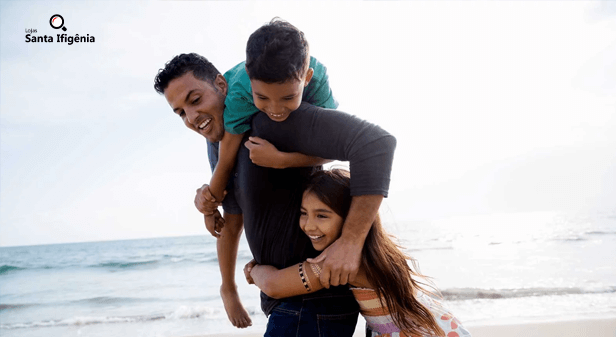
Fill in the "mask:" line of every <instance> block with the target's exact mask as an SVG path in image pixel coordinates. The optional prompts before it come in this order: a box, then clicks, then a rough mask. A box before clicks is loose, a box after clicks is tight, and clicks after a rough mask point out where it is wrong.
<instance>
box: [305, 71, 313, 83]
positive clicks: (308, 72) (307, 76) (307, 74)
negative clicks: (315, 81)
mask: <svg viewBox="0 0 616 337" xmlns="http://www.w3.org/2000/svg"><path fill="white" fill-rule="evenodd" d="M312 75H314V69H312V68H308V71H306V80H305V82H304V86H307V85H308V83H310V80H311V79H312Z"/></svg>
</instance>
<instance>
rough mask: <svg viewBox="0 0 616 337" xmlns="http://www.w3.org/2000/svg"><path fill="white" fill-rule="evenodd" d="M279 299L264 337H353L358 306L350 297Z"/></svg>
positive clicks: (329, 296)
mask: <svg viewBox="0 0 616 337" xmlns="http://www.w3.org/2000/svg"><path fill="white" fill-rule="evenodd" d="M314 295H315V296H310V295H307V296H303V297H292V298H289V299H285V300H283V301H282V302H281V303H280V304H279V305H277V306H276V307H275V308H274V309H273V310H272V313H271V315H270V316H269V320H268V322H267V331H266V332H265V335H264V336H265V337H278V336H296V337H316V336H319V337H324V336H340V337H344V336H348V337H351V336H353V332H354V331H355V325H356V324H357V316H358V314H359V306H358V304H357V302H356V301H355V298H354V297H353V296H349V295H342V294H340V295H339V294H323V295H322V296H319V295H318V293H315V294H314Z"/></svg>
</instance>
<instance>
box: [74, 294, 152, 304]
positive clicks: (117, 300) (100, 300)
mask: <svg viewBox="0 0 616 337" xmlns="http://www.w3.org/2000/svg"><path fill="white" fill-rule="evenodd" d="M156 301H160V300H159V299H156V298H135V297H111V296H100V297H92V298H84V299H81V300H76V301H71V302H66V303H69V304H72V303H76V304H80V303H88V304H104V305H110V304H128V303H144V302H156Z"/></svg>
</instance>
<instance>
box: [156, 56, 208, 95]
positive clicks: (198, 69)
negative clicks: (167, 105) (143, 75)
mask: <svg viewBox="0 0 616 337" xmlns="http://www.w3.org/2000/svg"><path fill="white" fill-rule="evenodd" d="M189 71H192V73H193V75H194V76H195V77H196V78H198V79H200V80H202V81H206V82H208V83H210V84H212V85H213V84H214V79H216V76H217V75H218V74H220V72H219V71H218V69H216V67H214V65H213V64H212V63H211V62H210V61H208V60H207V59H206V58H205V57H203V56H201V55H199V54H196V53H190V54H180V55H177V56H176V57H174V58H173V59H171V61H169V62H167V63H166V64H165V68H164V69H159V70H158V74H157V75H156V77H155V78H154V89H155V90H156V92H158V93H159V94H164V93H165V89H167V86H169V82H171V81H173V80H174V79H176V78H178V77H181V76H182V75H184V74H186V73H187V72H189Z"/></svg>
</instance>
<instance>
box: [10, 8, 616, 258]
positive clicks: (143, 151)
mask: <svg viewBox="0 0 616 337" xmlns="http://www.w3.org/2000/svg"><path fill="white" fill-rule="evenodd" d="M0 6H1V7H0V10H1V20H0V22H1V23H0V32H1V38H0V41H1V42H0V51H1V58H0V61H1V66H0V69H1V86H0V88H1V97H0V102H1V103H0V104H1V105H0V107H1V115H0V132H1V134H0V149H1V157H0V165H1V167H0V170H1V171H0V174H1V176H0V177H1V181H0V203H1V205H0V245H1V246H13V245H31V244H43V243H60V242H78V241H100V240H115V239H129V238H144V237H159V236H175V235H192V234H206V232H205V229H204V226H203V220H202V216H201V215H200V213H198V212H197V211H196V209H195V208H194V206H193V197H194V191H195V189H196V188H197V187H199V186H200V185H201V184H203V183H205V182H207V181H209V178H210V170H209V165H208V161H207V154H206V147H205V140H204V139H203V138H200V136H198V135H197V134H195V133H193V132H191V131H189V130H188V129H186V128H185V127H184V126H183V124H182V122H181V121H180V119H179V118H178V117H177V116H175V115H174V114H173V113H172V111H171V109H170V108H169V106H168V104H167V102H166V100H165V99H164V97H162V96H160V95H158V94H157V93H156V92H155V91H154V89H153V79H154V76H155V75H156V73H157V71H158V69H159V68H161V67H162V66H163V65H164V63H165V62H166V61H168V60H170V59H171V58H172V57H173V56H174V55H176V54H179V53H183V52H197V53H200V54H202V55H204V56H206V57H207V58H209V59H210V61H212V62H213V63H214V64H215V65H216V66H217V67H218V69H219V70H220V71H221V72H224V71H226V70H227V69H229V68H230V67H232V66H234V65H235V64H237V63H238V62H240V61H242V60H243V58H244V48H245V44H246V40H247V39H248V36H249V35H250V34H251V33H252V32H253V31H254V30H255V29H257V28H258V27H259V26H261V25H262V24H264V23H266V22H268V21H269V20H270V19H271V18H272V17H274V16H279V17H281V18H283V19H285V20H288V21H289V22H291V23H292V24H294V25H295V26H297V27H298V28H299V29H301V30H302V31H304V33H305V34H306V36H307V38H308V41H309V42H310V45H311V53H312V55H314V56H316V57H317V58H318V59H319V60H320V61H322V62H323V63H324V64H325V65H326V66H327V67H328V72H329V74H330V80H331V86H332V88H333V91H334V95H335V96H336V98H337V99H338V101H339V102H340V103H341V104H340V109H341V110H343V111H347V112H350V113H352V114H355V115H358V116H360V117H361V118H364V119H368V120H370V121H372V122H374V123H377V124H379V125H381V126H382V127H383V128H385V129H386V130H388V131H390V132H391V133H393V134H394V135H395V136H396V138H397V139H398V148H397V151H396V156H395V163H394V170H393V174H392V182H391V188H390V195H389V198H388V199H386V202H385V206H384V210H385V211H386V212H387V213H388V214H389V217H390V218H391V219H393V220H392V221H397V222H402V221H406V220H411V219H425V218H428V219H430V218H439V217H446V216H454V215H460V214H477V213H492V212H518V211H535V210H540V211H544V210H560V209H567V210H570V209H578V208H581V209H586V208H599V209H604V208H611V209H613V207H614V205H616V151H615V150H616V34H614V32H615V31H616V2H607V1H606V2H577V1H566V2H556V1H547V2H526V1H525V2H500V1H482V2H471V1H464V2H455V3H452V2H441V1H438V2H401V1H398V2H381V1H378V2H358V1H353V2H309V3H308V2H285V3H282V2H238V1H233V2H222V1H206V2H195V1H189V2H173V1H162V2H112V1H100V2H73V1H63V2H55V1H45V2H35V1H2V2H0ZM53 14H60V15H62V16H63V18H64V23H65V26H66V28H67V31H66V32H65V33H67V34H71V35H72V36H74V35H75V34H79V35H80V36H81V35H86V34H89V35H90V36H93V37H94V38H95V42H94V43H78V44H73V45H68V44H66V43H57V42H55V40H56V39H57V37H56V35H57V34H58V33H61V31H60V30H54V29H52V28H51V26H50V25H49V20H50V18H51V16H52V15H53ZM27 29H36V30H37V33H34V34H33V35H38V36H43V35H48V36H53V37H54V42H53V43H44V42H43V43H26V42H25V40H26V38H25V36H26V34H27V33H26V30H27Z"/></svg>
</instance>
